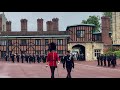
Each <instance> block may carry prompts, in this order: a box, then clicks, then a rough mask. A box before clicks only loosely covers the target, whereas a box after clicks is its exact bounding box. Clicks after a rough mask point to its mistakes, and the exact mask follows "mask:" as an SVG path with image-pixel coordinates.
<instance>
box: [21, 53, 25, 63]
mask: <svg viewBox="0 0 120 90" xmlns="http://www.w3.org/2000/svg"><path fill="white" fill-rule="evenodd" d="M24 57H25V56H24V54H22V55H21V60H22V63H24Z"/></svg>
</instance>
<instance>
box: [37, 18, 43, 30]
mask: <svg viewBox="0 0 120 90" xmlns="http://www.w3.org/2000/svg"><path fill="white" fill-rule="evenodd" d="M37 31H39V32H41V31H43V19H42V18H41V19H37Z"/></svg>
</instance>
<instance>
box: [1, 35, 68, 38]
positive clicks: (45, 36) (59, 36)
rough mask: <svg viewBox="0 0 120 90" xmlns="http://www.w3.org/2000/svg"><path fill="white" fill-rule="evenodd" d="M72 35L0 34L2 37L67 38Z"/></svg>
mask: <svg viewBox="0 0 120 90" xmlns="http://www.w3.org/2000/svg"><path fill="white" fill-rule="evenodd" d="M69 36H70V35H40V36H0V38H56V37H58V38H65V37H69Z"/></svg>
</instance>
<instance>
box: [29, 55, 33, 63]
mask: <svg viewBox="0 0 120 90" xmlns="http://www.w3.org/2000/svg"><path fill="white" fill-rule="evenodd" d="M32 60H33V57H32V54H30V56H29V63H31V62H32Z"/></svg>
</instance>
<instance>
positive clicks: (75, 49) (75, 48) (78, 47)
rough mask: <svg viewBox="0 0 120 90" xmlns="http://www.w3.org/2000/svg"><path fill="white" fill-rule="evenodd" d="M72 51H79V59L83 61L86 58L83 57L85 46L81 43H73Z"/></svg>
mask: <svg viewBox="0 0 120 90" xmlns="http://www.w3.org/2000/svg"><path fill="white" fill-rule="evenodd" d="M72 52H78V53H80V55H81V59H80V60H81V61H85V60H86V58H85V46H83V45H79V44H77V45H74V46H72Z"/></svg>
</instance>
